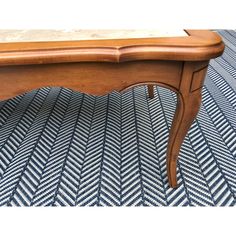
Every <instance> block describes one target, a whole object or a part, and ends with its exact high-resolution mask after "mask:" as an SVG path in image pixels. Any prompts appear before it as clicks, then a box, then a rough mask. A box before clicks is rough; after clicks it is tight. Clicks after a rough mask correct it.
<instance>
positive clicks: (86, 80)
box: [0, 30, 224, 187]
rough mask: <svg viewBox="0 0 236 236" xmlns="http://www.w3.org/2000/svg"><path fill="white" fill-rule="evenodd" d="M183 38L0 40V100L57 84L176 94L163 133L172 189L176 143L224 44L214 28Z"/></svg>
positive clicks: (96, 90) (87, 90) (190, 32)
mask: <svg viewBox="0 0 236 236" xmlns="http://www.w3.org/2000/svg"><path fill="white" fill-rule="evenodd" d="M185 32H186V33H187V34H188V36H180V37H162V38H161V37H160V38H136V39H134V38H133V39H130V38H128V39H98V40H95V39H92V40H81V41H79V40H78V41H62V42H58V41H57V42H55V41H54V42H52V41H50V42H17V43H0V82H1V87H0V99H2V100H4V99H8V98H11V97H14V96H16V95H18V94H22V93H25V92H27V91H29V90H32V89H36V88H40V87H44V86H62V87H68V88H72V89H75V90H79V91H81V92H84V93H89V94H94V95H103V94H106V93H109V92H111V91H113V90H117V91H121V92H122V91H125V90H127V89H130V88H132V87H134V86H139V85H144V84H147V85H148V92H149V98H153V96H154V93H153V85H159V86H163V87H166V88H169V89H171V90H172V91H174V92H176V94H177V98H178V103H177V108H176V112H175V116H174V119H173V123H172V127H171V130H170V135H169V143H168V148H167V172H168V180H169V184H170V186H171V187H177V179H176V163H177V158H178V154H179V150H180V147H181V144H182V142H183V140H184V138H185V135H186V133H187V131H188V129H189V127H190V126H191V124H192V121H193V120H194V118H195V117H196V115H197V112H198V110H199V107H200V104H201V88H202V86H203V83H204V78H205V74H206V71H207V66H208V63H209V60H210V59H211V58H214V57H217V56H219V55H221V54H222V52H223V50H224V44H223V42H222V40H221V38H220V37H219V36H218V35H217V34H216V33H214V32H211V31H207V30H186V31H185Z"/></svg>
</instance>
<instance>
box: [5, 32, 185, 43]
mask: <svg viewBox="0 0 236 236" xmlns="http://www.w3.org/2000/svg"><path fill="white" fill-rule="evenodd" d="M181 36H188V35H187V33H186V32H185V31H184V30H180V29H179V30H178V29H176V30H173V29H172V30H156V29H152V30H150V29H149V30H127V29H125V30H108V29H105V30H99V29H96V30H91V29H88V30H0V42H40V41H41V42H42V41H68V40H69V41H77V40H94V39H96V40H99V39H127V38H160V37H181Z"/></svg>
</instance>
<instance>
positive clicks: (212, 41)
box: [0, 30, 224, 66]
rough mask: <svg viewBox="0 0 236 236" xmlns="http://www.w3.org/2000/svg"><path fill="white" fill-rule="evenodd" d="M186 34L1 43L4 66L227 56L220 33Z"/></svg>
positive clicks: (1, 56) (0, 63)
mask: <svg viewBox="0 0 236 236" xmlns="http://www.w3.org/2000/svg"><path fill="white" fill-rule="evenodd" d="M185 32H186V33H187V34H188V35H189V36H186V37H185V36H181V37H166V38H164V37H163V38H143V39H141V38H140V39H137V38H135V39H108V40H106V39H105V40H103V39H102V40H101V39H99V40H83V41H45V42H18V43H11V42H10V43H0V66H5V65H27V64H49V63H64V62H82V61H83V62H86V61H87V62H115V63H119V62H125V61H135V60H177V61H201V60H209V59H211V58H215V57H218V56H220V55H221V54H222V53H223V51H224V43H223V41H222V39H221V37H220V36H219V35H218V34H217V33H215V32H213V31H209V30H185Z"/></svg>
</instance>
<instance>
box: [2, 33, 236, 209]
mask: <svg viewBox="0 0 236 236" xmlns="http://www.w3.org/2000/svg"><path fill="white" fill-rule="evenodd" d="M219 33H220V34H221V35H222V36H223V37H224V41H225V43H226V48H225V53H224V55H223V56H222V57H220V58H218V59H216V60H213V61H211V64H210V66H209V69H208V75H207V78H206V82H205V86H204V88H203V101H202V106H201V110H200V112H199V115H198V117H197V119H196V120H195V121H194V123H193V125H192V126H191V129H190V130H189V132H188V135H187V136H186V138H185V141H184V143H183V145H182V148H181V152H180V156H179V162H178V183H179V188H177V189H171V188H169V186H168V182H167V173H166V160H165V158H166V147H167V141H168V132H169V128H170V125H171V121H172V118H173V114H174V112H175V106H176V96H175V94H174V93H173V92H171V91H169V90H167V89H164V88H160V87H156V89H155V98H154V99H152V100H150V99H147V88H146V87H145V86H143V87H137V88H135V89H134V90H132V91H129V92H127V93H125V94H123V95H121V94H119V93H117V92H113V93H111V94H109V95H107V96H103V97H94V96H88V95H85V94H82V93H79V92H73V91H71V90H69V89H65V88H42V89H40V90H37V91H32V92H29V93H27V94H25V95H21V96H18V97H15V98H13V99H10V100H8V101H6V102H1V104H0V107H1V110H0V205H1V206H59V205H60V206H94V205H97V206H233V205H235V203H236V132H235V130H236V32H235V31H223V30H220V31H219Z"/></svg>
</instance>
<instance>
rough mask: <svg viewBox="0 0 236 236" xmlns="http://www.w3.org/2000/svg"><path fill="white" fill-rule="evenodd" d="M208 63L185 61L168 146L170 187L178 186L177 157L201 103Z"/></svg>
mask: <svg viewBox="0 0 236 236" xmlns="http://www.w3.org/2000/svg"><path fill="white" fill-rule="evenodd" d="M207 63H208V62H202V63H199V62H198V63H185V66H184V68H183V74H182V78H181V83H180V89H179V91H178V92H177V107H176V112H175V115H174V118H173V121H172V126H171V129H170V135H169V142H168V147H167V175H168V181H169V184H170V187H172V188H176V187H177V173H176V169H177V159H178V155H179V151H180V148H181V145H182V143H183V141H184V138H185V136H186V134H187V132H188V129H189V128H190V126H191V124H192V122H193V120H194V119H195V118H196V116H197V113H198V111H199V108H200V105H201V87H202V85H203V82H204V78H205V74H206V71H207Z"/></svg>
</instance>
